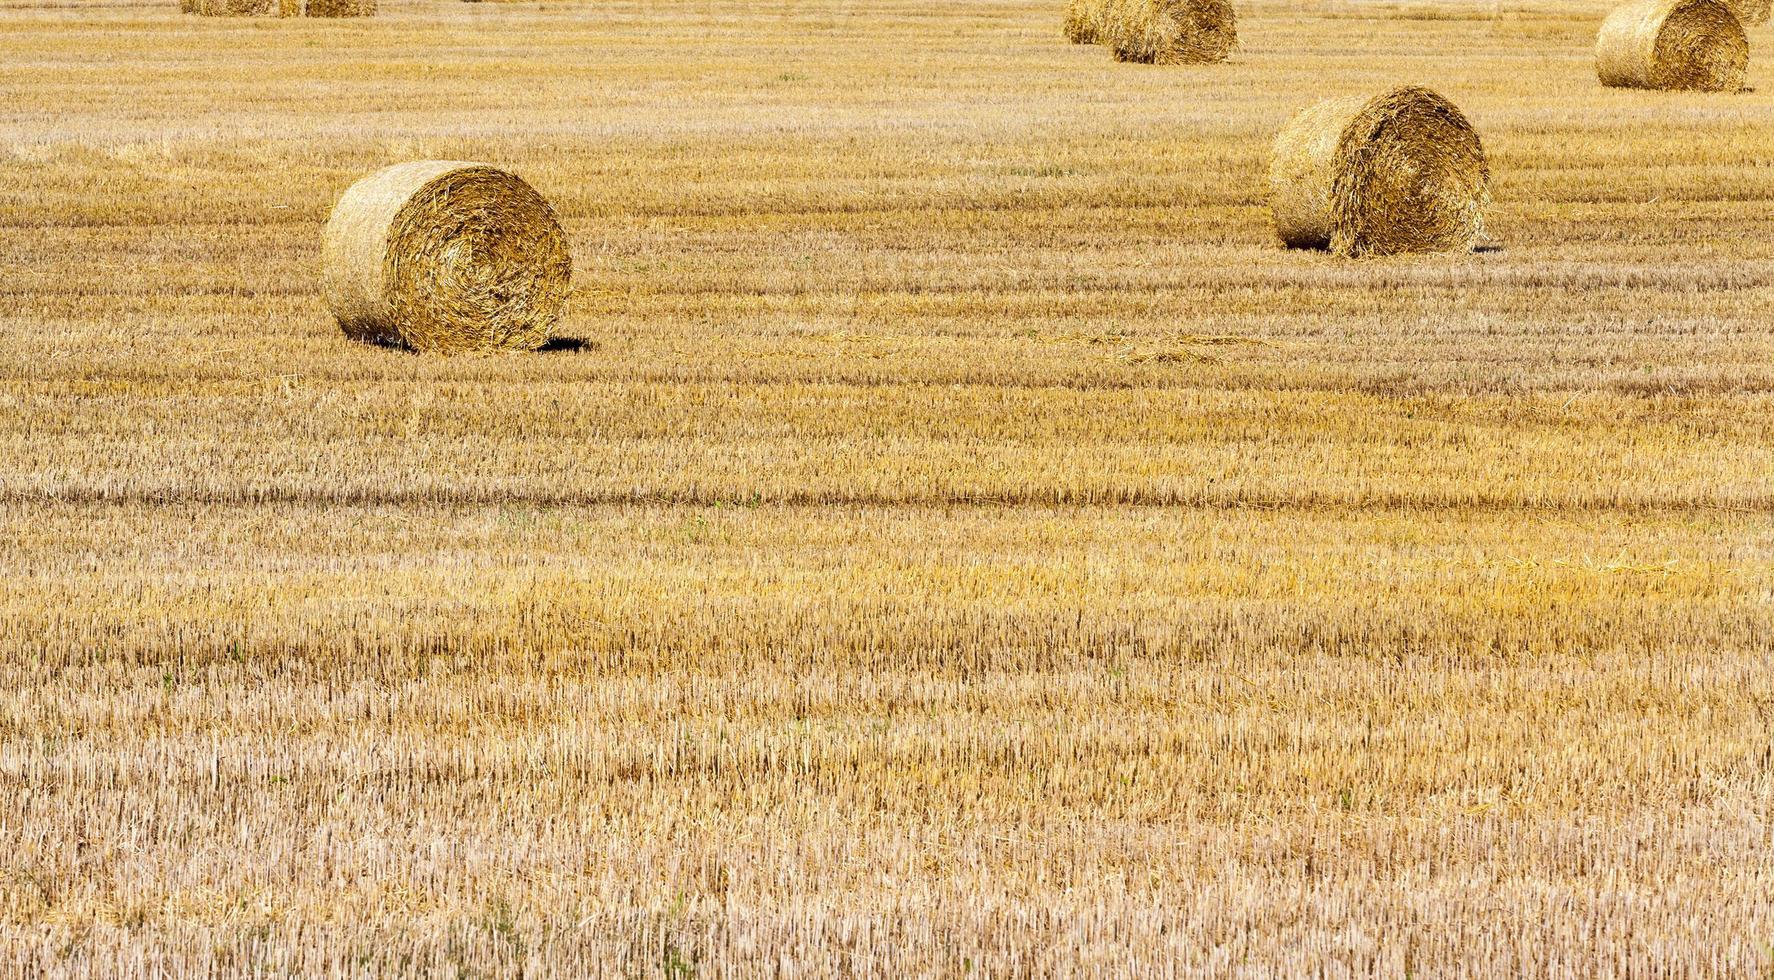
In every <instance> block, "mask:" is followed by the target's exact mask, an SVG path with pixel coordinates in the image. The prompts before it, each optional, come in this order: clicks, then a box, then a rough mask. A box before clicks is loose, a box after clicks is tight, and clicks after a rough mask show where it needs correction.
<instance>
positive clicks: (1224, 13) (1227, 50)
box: [1101, 0, 1238, 65]
mask: <svg viewBox="0 0 1774 980" xmlns="http://www.w3.org/2000/svg"><path fill="white" fill-rule="evenodd" d="M1237 20H1238V18H1237V14H1236V12H1235V11H1234V10H1233V9H1232V4H1231V3H1229V2H1228V0H1110V3H1109V6H1108V8H1107V13H1106V15H1105V16H1104V19H1103V26H1102V30H1101V34H1102V39H1103V42H1104V43H1105V44H1107V45H1109V48H1110V50H1111V51H1112V52H1113V53H1114V55H1115V60H1116V61H1132V62H1138V63H1140V64H1148V65H1200V64H1211V63H1213V62H1216V61H1225V60H1226V58H1227V56H1229V55H1230V54H1231V53H1232V49H1233V48H1234V47H1236V46H1237V45H1238V23H1237Z"/></svg>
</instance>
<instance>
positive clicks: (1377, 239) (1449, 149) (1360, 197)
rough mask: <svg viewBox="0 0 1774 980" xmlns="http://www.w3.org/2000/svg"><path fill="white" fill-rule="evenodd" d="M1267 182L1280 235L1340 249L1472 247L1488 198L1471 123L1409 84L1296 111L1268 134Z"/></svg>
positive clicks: (1382, 251)
mask: <svg viewBox="0 0 1774 980" xmlns="http://www.w3.org/2000/svg"><path fill="white" fill-rule="evenodd" d="M1269 181H1270V191H1271V198H1270V209H1271V211H1272V212H1273V214H1274V218H1275V229H1276V231H1277V232H1279V233H1280V235H1281V240H1282V241H1284V242H1286V243H1287V244H1288V245H1289V246H1292V247H1295V248H1328V249H1329V250H1331V251H1332V252H1335V253H1337V254H1339V255H1351V256H1354V255H1387V254H1393V253H1399V252H1440V251H1452V250H1460V249H1470V248H1472V247H1473V246H1474V245H1476V244H1477V243H1478V241H1479V238H1480V237H1481V236H1482V235H1483V233H1484V209H1485V208H1486V206H1488V204H1489V203H1490V168H1489V166H1488V165H1487V164H1486V162H1485V156H1484V148H1483V146H1482V145H1481V144H1480V142H1479V139H1478V134H1477V133H1476V132H1474V131H1473V128H1472V124H1471V123H1469V122H1467V121H1466V117H1465V116H1464V115H1462V114H1461V112H1460V110H1459V109H1458V108H1456V107H1455V106H1454V104H1453V103H1451V102H1449V101H1448V100H1446V99H1444V98H1442V97H1441V96H1439V95H1437V94H1435V93H1434V92H1431V91H1430V90H1428V89H1426V88H1418V87H1414V86H1413V87H1405V88H1398V89H1394V90H1392V91H1390V92H1387V93H1385V94H1383V95H1380V96H1377V97H1366V96H1354V97H1348V98H1339V99H1327V100H1325V101H1323V102H1320V103H1318V104H1316V105H1314V106H1311V107H1310V108H1307V109H1305V110H1304V111H1302V112H1300V113H1299V114H1298V115H1296V116H1294V118H1293V120H1292V121H1290V122H1289V123H1288V124H1287V126H1286V127H1285V128H1283V129H1282V131H1281V132H1280V134H1278V135H1277V136H1276V137H1275V147H1274V157H1273V160H1272V162H1271V165H1270V168H1269Z"/></svg>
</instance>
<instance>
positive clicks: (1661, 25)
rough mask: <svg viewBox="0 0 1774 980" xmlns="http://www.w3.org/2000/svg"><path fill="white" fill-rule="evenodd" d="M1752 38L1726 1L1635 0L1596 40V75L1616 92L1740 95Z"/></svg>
mask: <svg viewBox="0 0 1774 980" xmlns="http://www.w3.org/2000/svg"><path fill="white" fill-rule="evenodd" d="M1748 67H1749V38H1748V36H1747V35H1745V34H1744V31H1743V24H1742V23H1741V22H1740V21H1739V20H1738V19H1737V15H1736V14H1735V13H1733V12H1732V10H1731V8H1730V6H1728V5H1727V4H1725V3H1723V2H1721V0H1634V2H1632V3H1627V4H1624V5H1622V6H1620V7H1617V8H1615V10H1614V12H1613V13H1611V14H1609V15H1608V19H1607V20H1606V21H1605V22H1603V24H1602V29H1601V33H1600V34H1599V35H1598V36H1597V37H1596V41H1595V73H1596V76H1597V77H1598V78H1600V79H1601V83H1602V84H1603V85H1606V86H1610V87H1613V88H1650V89H1686V90H1694V91H1702V92H1734V91H1737V90H1739V89H1741V88H1742V87H1743V78H1744V75H1745V73H1746V71H1747V69H1748Z"/></svg>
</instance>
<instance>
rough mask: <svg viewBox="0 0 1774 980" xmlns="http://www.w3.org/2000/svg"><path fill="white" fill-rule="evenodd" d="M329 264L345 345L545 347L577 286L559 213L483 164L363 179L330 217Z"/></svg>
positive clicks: (442, 165)
mask: <svg viewBox="0 0 1774 980" xmlns="http://www.w3.org/2000/svg"><path fill="white" fill-rule="evenodd" d="M321 252H322V263H323V266H324V270H325V283H326V297H327V305H328V306H329V307H330V308H331V309H332V312H333V315H334V316H335V317H336V318H337V319H338V321H339V327H340V329H342V330H343V331H344V332H345V335H346V336H348V337H351V338H352V339H354V340H361V341H367V342H370V343H382V344H389V343H397V344H403V345H405V346H408V347H411V348H413V349H414V350H419V351H436V352H440V353H460V352H467V351H490V350H535V349H537V348H540V347H543V346H544V345H546V344H547V343H548V342H549V341H550V339H551V338H552V335H553V330H554V326H555V324H556V322H558V321H559V320H560V317H561V314H562V312H563V311H564V310H565V309H566V302H567V295H568V292H569V290H570V286H571V280H572V259H571V256H570V255H569V254H568V251H567V236H566V233H565V232H564V231H563V230H562V229H561V225H560V221H559V220H558V219H557V218H556V217H555V213H554V209H553V208H552V207H550V206H549V204H548V202H547V201H546V200H544V199H543V197H542V195H540V194H538V193H536V191H535V190H534V189H533V188H531V187H530V185H529V184H526V183H524V182H523V181H522V180H520V179H519V178H517V177H515V176H513V175H511V174H509V173H506V172H505V171H502V170H499V169H497V168H494V167H490V166H487V165H486V164H480V163H461V162H456V161H446V160H421V161H417V162H414V163H403V164H397V165H395V166H392V167H388V168H386V169H384V170H380V171H377V172H376V173H374V174H371V175H370V176H368V177H365V178H364V179H362V180H360V181H358V182H357V183H355V184H353V185H351V187H350V189H348V190H347V191H346V192H345V193H344V195H343V196H342V197H340V198H339V203H338V204H337V205H335V206H334V208H333V213H332V216H331V218H329V219H328V221H327V224H326V230H325V232H324V233H323V236H322V249H321Z"/></svg>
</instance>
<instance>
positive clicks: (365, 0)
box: [305, 0, 376, 17]
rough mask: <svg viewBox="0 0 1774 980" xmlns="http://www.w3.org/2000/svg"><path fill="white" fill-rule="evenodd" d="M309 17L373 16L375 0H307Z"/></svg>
mask: <svg viewBox="0 0 1774 980" xmlns="http://www.w3.org/2000/svg"><path fill="white" fill-rule="evenodd" d="M305 13H306V15H307V16H309V17H374V16H376V0H307V10H306V11H305Z"/></svg>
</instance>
